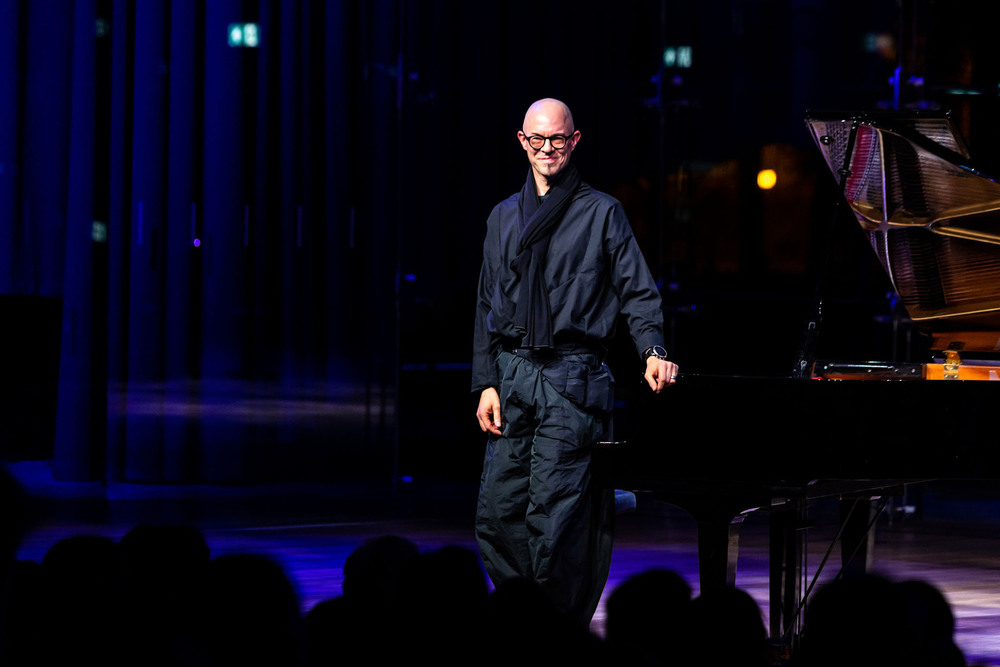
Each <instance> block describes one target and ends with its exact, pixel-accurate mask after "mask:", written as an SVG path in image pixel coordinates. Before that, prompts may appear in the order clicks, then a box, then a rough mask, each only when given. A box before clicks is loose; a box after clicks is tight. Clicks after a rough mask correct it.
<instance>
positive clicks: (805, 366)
mask: <svg viewBox="0 0 1000 667" xmlns="http://www.w3.org/2000/svg"><path fill="white" fill-rule="evenodd" d="M806 126H807V128H808V130H809V132H810V134H811V135H812V137H813V139H814V141H815V144H816V147H817V148H818V150H820V151H821V152H822V154H823V157H824V158H825V160H826V163H827V165H828V166H829V169H830V171H831V173H832V174H833V175H834V177H835V178H836V179H837V182H838V184H839V186H840V192H841V197H840V205H841V206H847V207H848V208H849V209H850V212H851V213H852V214H853V217H854V218H855V219H856V220H857V222H858V224H860V226H861V229H862V230H863V232H864V233H865V234H866V235H867V237H868V240H869V241H870V243H871V246H872V249H873V250H874V252H875V254H876V256H877V257H878V260H879V262H880V263H881V264H882V266H883V268H884V269H885V271H886V273H887V274H888V277H889V279H890V280H891V282H892V286H893V289H894V290H895V291H896V293H897V294H898V298H899V300H900V301H901V303H902V305H903V306H904V307H905V308H906V311H907V314H908V315H909V317H910V318H911V319H912V321H913V323H914V325H915V326H917V327H919V328H920V329H921V330H923V331H925V332H926V334H927V336H928V337H929V339H930V340H931V341H932V342H931V345H930V349H931V353H930V355H929V357H928V358H927V359H926V360H924V361H922V362H920V363H903V364H898V363H887V362H879V361H874V362H860V363H859V362H857V361H846V362H845V361H836V360H831V361H826V360H817V359H815V358H814V354H815V349H816V348H815V339H816V336H817V335H818V332H819V330H820V328H821V323H822V290H818V297H817V302H816V311H815V313H814V314H813V316H812V317H810V318H809V321H807V322H806V323H805V325H804V326H803V336H802V343H801V345H800V350H799V354H798V357H797V359H796V362H795V364H794V367H793V368H792V369H791V371H790V373H789V375H788V376H787V377H732V376H727V377H724V378H723V377H713V376H702V375H696V374H682V376H681V378H680V382H679V383H678V384H677V385H676V386H675V387H672V388H671V389H670V390H669V391H667V392H664V393H663V394H661V395H660V396H658V397H656V398H655V399H652V400H653V404H652V405H648V406H646V411H647V412H650V413H652V414H653V415H655V417H654V419H652V420H649V421H648V422H647V425H648V429H653V428H656V427H657V426H658V425H661V424H662V423H663V421H664V419H670V432H669V436H668V438H667V440H666V441H664V440H663V436H662V435H661V434H658V433H657V432H655V431H652V430H644V429H643V428H640V429H639V432H638V434H637V435H635V437H634V438H633V439H631V440H629V441H626V442H616V443H605V444H603V445H602V446H601V447H600V448H599V451H598V454H597V458H598V469H599V470H601V471H602V474H604V475H605V476H606V477H605V481H606V483H607V484H609V485H612V486H613V487H614V488H616V489H627V490H632V491H642V492H644V493H646V494H652V495H653V497H654V498H656V499H657V500H661V501H664V502H667V503H670V504H672V505H675V506H677V507H680V508H682V509H684V510H686V511H687V512H688V513H690V514H691V515H692V516H693V517H694V519H695V520H696V521H697V523H698V531H699V533H698V535H699V536H698V551H699V570H700V571H699V579H700V586H701V589H702V590H706V589H708V588H710V587H713V586H723V585H727V584H734V583H735V577H736V566H737V556H738V544H739V529H740V524H741V523H742V522H743V520H744V519H745V518H746V517H747V516H748V515H749V514H750V513H753V512H767V513H768V517H769V521H770V543H771V548H770V580H769V586H770V595H769V598H770V600H769V606H770V614H769V616H770V625H771V628H770V632H771V637H772V640H775V641H782V642H784V643H785V644H786V645H789V646H792V645H794V643H795V640H796V637H797V634H798V632H799V631H800V626H801V621H802V612H803V610H804V606H805V602H806V599H807V597H808V594H809V593H810V592H811V591H810V589H811V584H810V582H809V581H807V580H806V574H807V573H806V572H804V568H803V562H802V559H803V551H804V544H803V539H804V535H805V532H806V531H803V530H801V528H802V527H803V526H804V525H806V520H807V519H806V512H807V510H808V508H809V507H810V505H811V504H813V503H815V502H817V501H818V500H819V499H824V498H826V499H835V500H836V501H838V502H839V506H840V508H841V516H840V525H839V532H838V533H837V538H836V540H837V541H839V543H840V547H841V550H840V551H841V553H840V554H839V556H840V558H839V559H834V560H839V561H840V563H839V564H840V567H841V568H842V570H841V571H842V572H847V571H850V570H864V569H866V568H867V566H868V565H869V564H870V559H871V556H872V553H871V545H872V540H871V539H870V537H871V534H872V530H873V526H874V524H875V519H876V518H877V516H878V513H879V511H880V510H881V508H884V507H885V503H886V499H888V498H891V497H894V496H897V495H899V494H900V493H902V492H903V491H904V490H905V489H907V488H910V487H911V485H916V484H921V483H925V482H929V481H934V480H957V479H962V480H970V479H977V478H981V477H990V476H992V477H995V475H996V471H997V470H1000V465H998V464H1000V446H998V445H1000V442H998V440H1000V435H998V429H997V427H996V419H995V417H994V415H995V410H996V406H998V405H1000V383H998V384H991V383H990V382H989V380H997V379H1000V365H998V359H1000V355H998V352H1000V181H998V180H997V179H995V178H993V177H992V176H990V175H989V174H987V173H986V172H985V171H984V170H983V169H981V168H979V167H977V166H976V165H975V164H974V163H973V162H972V160H971V159H970V157H969V153H968V150H967V149H966V147H965V145H964V143H963V142H962V140H961V138H960V136H959V134H958V133H957V132H956V131H955V127H954V125H953V123H952V120H951V118H950V116H949V114H947V113H940V112H920V113H811V114H809V115H808V117H807V118H806ZM847 217H848V216H846V215H845V214H844V213H843V212H842V211H841V212H840V213H839V214H838V213H836V212H835V213H834V215H833V216H832V218H831V224H843V221H844V219H845V218H847ZM677 416H679V417H677ZM692 417H693V418H692ZM706 455H707V456H708V458H709V459H710V460H711V461H712V463H711V466H710V467H708V466H706Z"/></svg>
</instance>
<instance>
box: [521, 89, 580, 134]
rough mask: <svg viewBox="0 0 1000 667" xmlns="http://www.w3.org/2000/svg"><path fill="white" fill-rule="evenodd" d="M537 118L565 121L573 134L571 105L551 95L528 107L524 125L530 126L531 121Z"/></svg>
mask: <svg viewBox="0 0 1000 667" xmlns="http://www.w3.org/2000/svg"><path fill="white" fill-rule="evenodd" d="M536 119H545V120H551V121H556V122H565V125H566V127H568V128H569V133H570V134H572V132H573V129H574V128H575V126H574V124H573V112H572V111H570V110H569V107H568V106H566V104H565V103H564V102H561V101H560V100H557V99H554V98H551V97H546V98H544V99H540V100H538V101H537V102H535V103H534V104H532V105H531V106H530V107H528V111H527V113H525V114H524V127H528V125H529V123H532V122H534V121H535V120H536Z"/></svg>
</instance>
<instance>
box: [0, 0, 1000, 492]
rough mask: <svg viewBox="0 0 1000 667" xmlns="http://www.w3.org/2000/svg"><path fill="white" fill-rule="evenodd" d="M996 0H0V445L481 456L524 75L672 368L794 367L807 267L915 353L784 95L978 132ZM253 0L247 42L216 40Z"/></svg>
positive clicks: (467, 464)
mask: <svg viewBox="0 0 1000 667" xmlns="http://www.w3.org/2000/svg"><path fill="white" fill-rule="evenodd" d="M991 4H992V3H989V2H985V1H982V2H978V1H968V0H966V1H963V0H951V1H949V2H936V1H933V0H866V1H859V0H836V1H834V0H728V1H715V2H678V1H675V0H658V1H656V0H640V1H637V2H589V3H581V2H570V1H552V2H542V1H533V2H526V1H518V0H509V1H506V2H475V3H473V2H449V1H445V0H436V1H434V0H428V1H424V2H419V1H416V0H411V1H409V2H404V1H403V0H373V1H371V2H335V1H332V0H331V1H327V2H320V1H307V0H302V1H299V2H278V1H277V0H273V1H270V2H269V1H266V0H257V1H253V2H251V1H240V0H213V1H212V2H210V3H201V2H196V1H194V0H172V1H167V0H164V1H163V2H136V1H128V0H76V1H72V0H32V1H31V2H28V1H27V0H22V1H19V2H8V3H3V4H2V8H0V355H2V356H0V368H2V371H0V385H2V386H0V392H2V393H0V457H2V458H3V459H5V460H8V461H20V460H50V461H51V462H52V470H53V474H54V476H55V477H56V478H57V479H66V480H102V481H106V482H116V481H125V482H167V483H190V482H213V483H215V482H218V483H230V484H233V483H236V484H242V483H248V482H256V481H263V480H320V481H328V480H344V479H364V478H367V477H374V478H382V479H388V478H392V479H396V478H401V477H406V476H412V475H416V476H435V475H451V474H458V475H463V476H464V475H470V474H471V475H473V476H474V475H476V474H477V472H476V469H477V467H478V460H479V458H480V456H481V451H482V450H481V446H480V443H481V435H480V434H479V431H478V429H477V427H476V426H475V423H474V419H473V413H474V410H475V397H472V396H471V395H470V393H469V392H468V383H469V369H468V364H469V360H470V356H471V327H472V317H473V294H474V289H475V284H476V280H477V275H478V270H479V262H480V254H481V253H480V247H481V242H482V235H483V233H484V229H485V220H486V217H487V215H488V214H489V211H490V209H491V208H492V206H493V205H494V204H495V203H496V202H498V201H499V200H500V199H502V198H504V197H506V196H508V195H509V194H510V193H512V192H513V191H515V190H516V189H518V188H519V187H520V185H521V183H522V182H523V179H524V176H525V173H526V169H527V164H526V160H525V158H524V155H523V151H522V150H521V149H520V147H519V145H518V144H517V142H516V140H515V133H516V131H517V130H518V129H519V127H520V123H521V120H522V118H523V114H524V111H525V109H526V108H527V107H528V105H529V104H530V103H531V102H532V101H534V100H535V99H537V98H540V97H546V96H552V97H558V98H560V99H562V100H564V101H565V102H567V103H568V104H569V105H570V107H571V108H572V109H573V112H574V115H575V121H576V126H577V128H578V129H580V130H581V132H582V140H581V143H580V145H579V147H578V150H577V151H576V152H575V153H574V160H576V161H577V163H578V166H579V167H580V169H581V171H582V174H583V176H584V178H585V180H587V181H588V182H590V183H591V185H593V186H594V187H596V188H598V189H601V190H605V191H607V192H609V193H611V194H612V195H613V196H615V197H617V198H618V199H619V200H620V201H622V203H623V204H624V206H625V208H626V210H627V212H628V214H629V217H630V220H631V222H632V224H633V227H634V230H635V233H636V236H637V238H638V239H639V242H640V245H641V246H642V249H643V251H644V253H645V255H646V257H647V260H648V262H649V264H650V267H651V269H652V270H653V272H654V274H655V276H656V278H657V279H658V280H659V282H660V285H661V289H662V293H663V297H664V311H665V313H664V314H665V317H666V324H667V336H668V345H669V349H670V352H671V356H672V357H673V358H674V359H675V360H676V361H677V362H678V363H679V364H680V365H681V367H682V370H683V371H684V372H685V373H698V374H720V375H763V376H785V375H788V374H789V373H790V372H791V369H792V364H793V361H794V359H795V356H796V353H797V349H798V344H799V338H800V334H801V332H802V327H803V323H804V321H805V319H806V318H807V317H808V316H809V315H810V312H811V308H812V305H813V302H814V298H815V295H816V292H817V288H818V287H819V288H820V289H821V293H822V294H823V296H824V304H825V305H824V319H823V328H822V330H821V334H822V335H821V337H820V341H819V350H818V355H819V356H820V357H822V358H832V359H841V360H866V359H882V360H896V361H902V360H915V361H922V360H924V359H923V356H924V354H925V350H924V349H923V346H922V341H921V338H920V335H919V333H918V332H915V331H914V330H913V328H912V327H911V326H909V324H908V322H907V321H906V320H905V317H904V313H901V312H899V311H898V309H896V308H895V307H894V300H893V299H892V294H891V286H890V285H889V284H888V281H887V279H886V278H885V276H884V275H883V274H882V272H881V269H880V267H879V266H878V265H877V263H876V262H875V259H874V257H873V256H872V253H871V251H870V249H869V248H868V247H867V245H866V240H865V238H864V236H863V235H862V234H861V232H860V230H858V229H857V226H856V224H855V223H854V222H853V221H852V220H851V218H850V216H849V215H845V214H840V215H839V216H838V215H837V209H836V207H835V202H836V199H837V190H836V183H835V181H834V178H833V176H832V175H831V174H830V173H829V170H827V168H826V166H825V164H823V163H822V161H821V158H820V155H819V153H818V151H817V150H816V149H815V147H814V146H813V145H812V144H811V139H810V137H809V135H808V133H807V132H806V129H805V125H804V123H803V119H804V117H805V114H806V112H807V110H851V111H853V110H862V111H864V110H873V109H908V108H935V109H948V110H951V111H952V112H953V115H954V117H955V119H956V121H957V124H958V127H959V129H960V131H961V132H962V134H963V136H964V137H965V139H966V141H967V142H968V144H969V146H970V149H971V151H972V154H973V156H975V157H976V158H978V159H979V160H980V161H981V162H982V163H983V164H985V165H987V166H989V165H992V163H994V162H996V161H997V160H998V159H1000V152H998V145H997V144H998V137H997V136H996V132H995V130H994V124H995V123H994V119H995V118H996V106H997V105H996V93H997V86H998V82H1000V72H998V67H1000V59H998V57H997V55H998V54H997V47H996V40H995V38H994V37H993V36H992V35H991V34H990V26H991V24H990V20H989V17H990V16H991V14H990V12H989V7H990V6H991ZM244 23H255V24H256V25H257V29H258V34H259V43H258V44H257V45H256V47H255V48H247V47H245V46H231V45H230V44H229V43H228V41H227V34H228V33H229V30H230V28H231V26H233V25H241V24H244ZM675 46H687V47H691V50H692V51H691V52H692V54H693V59H692V66H691V67H690V68H678V67H667V66H666V65H665V64H664V58H663V54H664V51H665V50H666V49H667V48H669V47H675ZM896 81H898V85H897V84H896V83H895V82H896ZM761 168H773V169H775V170H776V171H777V173H778V181H777V185H776V187H775V188H774V189H773V190H770V191H761V190H759V189H758V188H757V187H756V185H755V178H756V173H757V171H758V170H759V169H761ZM831 223H833V227H832V230H833V231H832V233H831V231H830V229H831V227H830V225H831ZM827 262H828V263H829V264H828V266H829V273H825V272H824V271H823V267H824V266H826V263H827ZM618 342H619V343H620V344H618V345H616V347H615V349H614V350H612V355H611V364H612V368H613V370H614V371H615V373H616V375H617V376H618V378H619V382H618V386H619V404H618V405H619V409H618V412H619V413H620V414H619V418H618V429H619V436H620V437H628V435H629V425H630V415H631V414H632V413H633V412H634V411H635V410H636V409H637V408H636V404H637V403H638V402H640V401H641V400H642V399H641V396H637V391H636V390H637V383H635V382H633V381H632V378H633V377H634V375H633V372H635V371H637V370H638V367H637V366H635V364H637V361H636V360H635V359H634V355H633V353H632V351H631V349H630V343H629V341H628V340H627V334H626V333H625V332H622V334H621V340H620V341H618Z"/></svg>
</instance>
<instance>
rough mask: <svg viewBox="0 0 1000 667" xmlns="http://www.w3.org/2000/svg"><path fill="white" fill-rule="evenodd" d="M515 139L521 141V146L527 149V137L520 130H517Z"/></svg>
mask: <svg viewBox="0 0 1000 667" xmlns="http://www.w3.org/2000/svg"><path fill="white" fill-rule="evenodd" d="M517 140H518V141H520V142H521V148H523V149H524V150H528V137H527V136H526V135H525V134H524V132H523V131H522V130H518V131H517Z"/></svg>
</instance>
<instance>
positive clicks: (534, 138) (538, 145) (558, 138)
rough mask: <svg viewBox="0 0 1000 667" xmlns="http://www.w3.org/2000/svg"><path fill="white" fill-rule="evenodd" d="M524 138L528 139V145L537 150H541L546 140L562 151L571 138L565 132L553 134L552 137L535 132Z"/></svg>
mask: <svg viewBox="0 0 1000 667" xmlns="http://www.w3.org/2000/svg"><path fill="white" fill-rule="evenodd" d="M571 136H572V135H571ZM524 138H525V139H527V140H528V145H529V146H531V147H532V148H533V149H535V150H536V151H539V150H541V149H542V147H543V146H544V145H545V142H546V141H548V142H549V145H550V146H552V148H554V149H556V150H557V151H561V150H562V149H563V148H565V147H566V142H567V141H569V139H570V138H569V137H568V136H566V135H565V134H553V135H552V136H551V137H543V136H542V135H540V134H533V135H531V136H527V135H525V137H524Z"/></svg>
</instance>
